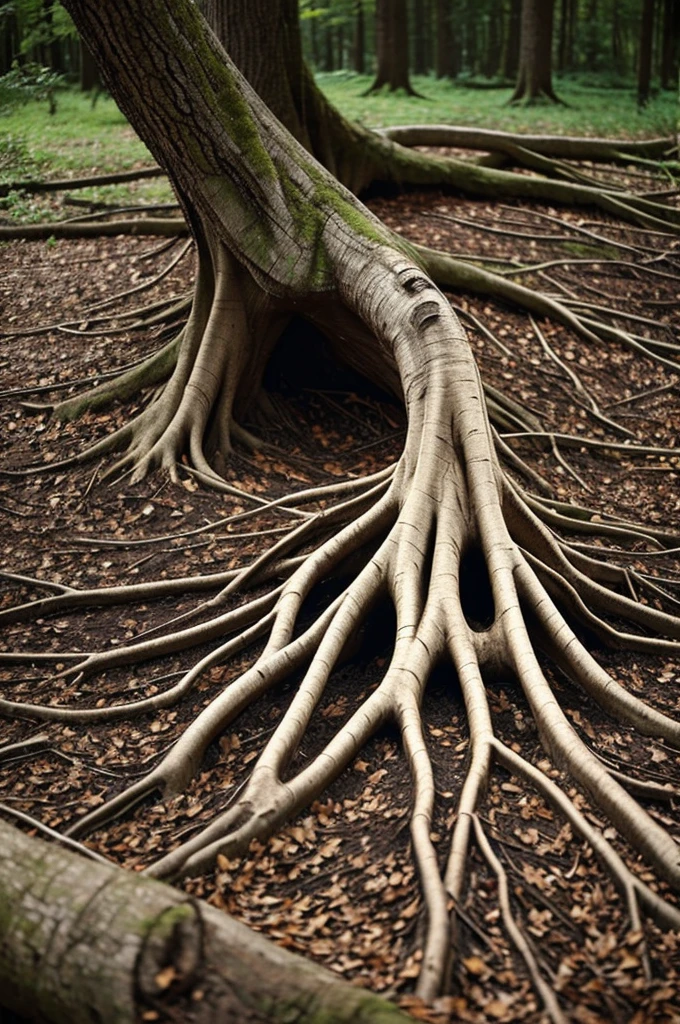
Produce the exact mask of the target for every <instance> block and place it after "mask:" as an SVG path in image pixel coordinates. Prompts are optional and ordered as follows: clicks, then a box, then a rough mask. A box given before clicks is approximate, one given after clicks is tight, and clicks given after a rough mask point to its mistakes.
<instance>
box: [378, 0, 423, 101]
mask: <svg viewBox="0 0 680 1024" xmlns="http://www.w3.org/2000/svg"><path fill="white" fill-rule="evenodd" d="M375 25H376V50H377V53H376V57H377V61H378V68H377V71H376V76H375V81H374V82H373V84H372V85H371V87H370V89H369V90H368V92H369V93H371V92H378V91H379V90H380V89H383V88H387V89H389V91H390V92H396V90H397V89H403V90H404V92H406V93H407V95H409V96H415V95H417V94H416V91H415V89H414V88H413V87H412V85H411V81H410V78H409V52H408V4H407V0H376V5H375Z"/></svg>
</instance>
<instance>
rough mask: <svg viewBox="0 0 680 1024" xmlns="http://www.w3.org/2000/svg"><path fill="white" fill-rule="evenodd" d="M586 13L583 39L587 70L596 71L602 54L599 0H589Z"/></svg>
mask: <svg viewBox="0 0 680 1024" xmlns="http://www.w3.org/2000/svg"><path fill="white" fill-rule="evenodd" d="M585 13H586V21H585V26H584V29H585V32H584V40H583V54H584V59H585V66H586V70H587V71H596V70H597V69H598V63H599V56H600V38H599V23H598V17H599V11H598V0H588V6H587V8H586V12H585Z"/></svg>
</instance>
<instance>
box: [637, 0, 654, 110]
mask: <svg viewBox="0 0 680 1024" xmlns="http://www.w3.org/2000/svg"><path fill="white" fill-rule="evenodd" d="M655 6H656V0H643V3H642V19H641V22H640V55H639V58H638V84H637V101H638V106H640V107H644V106H645V104H646V103H647V101H648V100H649V90H650V88H651V84H652V50H653V46H654V9H655Z"/></svg>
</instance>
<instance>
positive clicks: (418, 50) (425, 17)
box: [410, 0, 432, 75]
mask: <svg viewBox="0 0 680 1024" xmlns="http://www.w3.org/2000/svg"><path fill="white" fill-rule="evenodd" d="M431 19H432V8H431V5H430V0H416V2H415V3H414V4H413V7H412V10H411V16H410V23H411V26H412V29H411V36H412V37H413V71H414V74H416V75H427V74H428V73H429V71H430V70H431V68H432V33H431Z"/></svg>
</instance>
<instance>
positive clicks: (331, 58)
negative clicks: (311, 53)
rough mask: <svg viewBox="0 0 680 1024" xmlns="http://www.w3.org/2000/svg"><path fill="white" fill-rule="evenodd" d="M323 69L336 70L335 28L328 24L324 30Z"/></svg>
mask: <svg viewBox="0 0 680 1024" xmlns="http://www.w3.org/2000/svg"><path fill="white" fill-rule="evenodd" d="M323 69H324V71H335V49H334V47H333V29H332V28H331V26H330V25H327V26H326V27H325V28H324V30H323Z"/></svg>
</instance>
